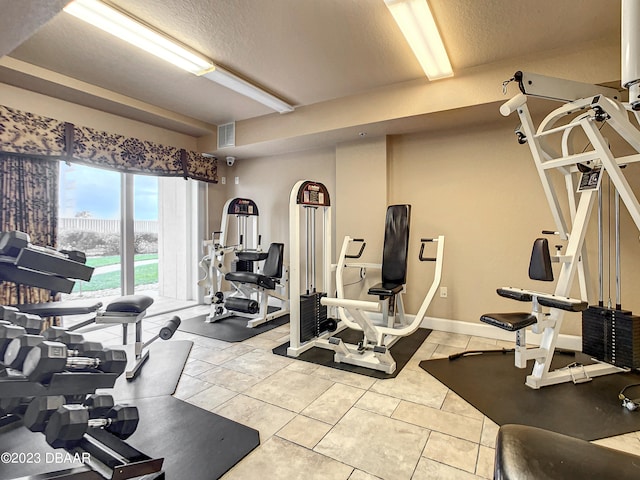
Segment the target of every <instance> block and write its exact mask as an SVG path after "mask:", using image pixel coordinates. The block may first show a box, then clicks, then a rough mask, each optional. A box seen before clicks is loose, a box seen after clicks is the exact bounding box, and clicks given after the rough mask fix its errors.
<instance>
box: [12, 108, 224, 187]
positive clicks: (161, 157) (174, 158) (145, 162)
mask: <svg viewBox="0 0 640 480" xmlns="http://www.w3.org/2000/svg"><path fill="white" fill-rule="evenodd" d="M0 152H4V153H13V154H17V155H28V156H31V157H38V158H45V159H54V158H55V159H60V160H64V161H67V162H76V163H83V164H85V165H90V166H94V167H100V168H108V169H110V170H117V171H119V172H128V173H138V174H147V175H156V176H169V177H183V178H185V179H187V178H191V179H194V180H200V181H203V182H208V183H217V182H218V163H217V160H216V159H214V158H210V157H205V156H204V155H202V154H200V153H198V152H192V151H187V150H185V149H181V148H176V147H172V146H167V145H162V144H159V143H155V142H150V141H147V140H141V139H138V138H134V137H126V136H124V135H120V134H116V133H110V132H103V131H100V130H96V129H93V128H90V127H83V126H77V125H74V124H72V123H68V122H62V121H59V120H55V119H52V118H48V117H43V116H40V115H35V114H33V113H29V112H22V111H20V110H16V109H14V108H10V107H6V106H3V105H0Z"/></svg>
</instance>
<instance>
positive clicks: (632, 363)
mask: <svg viewBox="0 0 640 480" xmlns="http://www.w3.org/2000/svg"><path fill="white" fill-rule="evenodd" d="M582 352H583V353H585V354H587V355H590V356H591V357H593V358H595V359H597V360H600V361H603V362H607V363H610V364H612V365H615V366H616V367H625V368H640V317H639V316H637V315H633V314H632V312H630V311H629V310H616V309H613V308H604V307H596V306H591V307H589V308H587V309H586V310H585V311H584V312H582Z"/></svg>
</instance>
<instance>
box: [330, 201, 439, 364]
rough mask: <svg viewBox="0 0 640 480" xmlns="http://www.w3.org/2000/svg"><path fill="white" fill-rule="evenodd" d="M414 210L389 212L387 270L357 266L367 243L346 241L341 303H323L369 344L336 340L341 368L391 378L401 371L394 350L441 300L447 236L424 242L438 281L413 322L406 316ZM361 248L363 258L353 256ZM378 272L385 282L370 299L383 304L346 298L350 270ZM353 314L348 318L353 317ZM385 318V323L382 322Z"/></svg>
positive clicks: (340, 280) (385, 249)
mask: <svg viewBox="0 0 640 480" xmlns="http://www.w3.org/2000/svg"><path fill="white" fill-rule="evenodd" d="M410 216H411V206H410V205H391V206H389V207H388V208H387V214H386V220H385V233H384V245H383V253H382V264H380V265H368V264H360V263H356V262H352V261H351V260H348V259H352V260H357V259H358V258H360V257H361V256H362V254H363V252H364V248H365V245H366V243H365V242H364V240H363V239H354V238H351V237H349V236H346V237H345V238H344V241H343V243H342V250H341V252H340V257H339V259H338V264H337V268H336V289H337V295H336V298H328V297H327V298H322V299H321V300H320V303H321V304H322V305H325V306H330V307H337V309H338V312H339V315H340V319H341V320H342V322H343V323H344V325H346V326H347V327H348V328H351V329H354V330H360V331H362V332H363V339H362V341H360V342H359V343H358V344H357V345H352V344H348V343H345V342H344V341H343V340H341V339H340V338H338V337H335V336H334V337H330V338H329V339H328V346H329V348H331V349H332V350H333V351H334V352H335V355H334V360H335V361H336V362H344V363H350V364H353V365H359V366H363V367H367V368H372V369H374V370H380V371H382V372H385V373H388V374H391V373H393V372H394V371H395V370H396V362H395V360H394V359H393V356H392V355H391V352H390V348H391V347H392V346H393V345H394V344H395V343H396V342H397V341H398V340H399V339H401V338H402V337H406V336H408V335H411V334H412V333H414V332H415V331H416V330H417V329H418V328H419V327H420V324H421V323H422V320H423V319H424V316H425V314H426V312H427V309H428V308H429V305H430V304H431V301H432V300H433V297H434V296H435V293H436V291H437V289H438V286H439V285H440V279H441V277H442V262H443V258H444V236H443V235H440V236H438V237H436V238H422V239H421V240H420V242H421V246H420V253H419V255H418V258H419V260H420V261H421V262H434V263H435V269H434V278H433V281H432V283H431V287H430V288H429V290H428V292H427V294H426V295H425V297H424V300H423V302H422V305H421V306H420V309H419V310H418V312H417V314H416V315H415V316H414V317H413V319H411V320H409V318H407V315H406V314H405V309H404V301H403V295H404V294H405V293H406V290H407V285H406V280H407V260H408V253H409V232H410V229H409V225H410ZM354 243H355V244H357V243H360V244H361V246H360V249H359V251H358V253H357V254H355V255H354V254H349V253H348V252H349V250H350V246H351V245H352V244H354ZM429 243H435V244H437V248H436V255H435V256H434V257H426V256H425V255H424V250H425V247H426V245H427V244H429ZM372 267H373V268H375V269H380V271H381V282H380V283H378V284H376V285H374V286H372V287H370V288H369V290H368V292H367V293H368V294H369V295H372V296H377V297H378V301H377V302H372V301H363V300H353V299H348V298H345V294H344V286H345V285H344V280H343V275H344V271H345V269H346V268H360V269H366V268H372ZM347 313H348V315H347ZM379 313H381V314H382V315H381V317H382V318H381V319H378V318H376V316H377V314H379Z"/></svg>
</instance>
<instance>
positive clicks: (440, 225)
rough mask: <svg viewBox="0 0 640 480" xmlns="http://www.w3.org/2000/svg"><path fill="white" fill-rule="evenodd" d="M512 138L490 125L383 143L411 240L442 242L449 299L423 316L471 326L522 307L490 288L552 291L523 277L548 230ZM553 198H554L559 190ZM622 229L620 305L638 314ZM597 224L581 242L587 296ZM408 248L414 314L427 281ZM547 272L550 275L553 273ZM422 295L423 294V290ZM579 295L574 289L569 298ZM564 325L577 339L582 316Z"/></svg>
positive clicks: (530, 167) (527, 157)
mask: <svg viewBox="0 0 640 480" xmlns="http://www.w3.org/2000/svg"><path fill="white" fill-rule="evenodd" d="M512 131H513V130H512V129H510V128H504V125H503V124H502V123H497V124H488V125H482V126H477V127H475V128H467V129H465V130H448V131H441V132H432V133H417V134H413V135H405V136H399V137H393V139H392V141H391V144H390V157H389V164H390V167H389V171H390V176H389V177H390V178H389V201H390V202H391V203H402V202H406V203H411V204H412V205H413V218H412V231H413V234H415V235H425V236H430V235H436V234H439V233H442V234H444V235H446V242H445V245H446V247H445V260H444V270H443V276H442V283H441V285H442V286H447V287H448V298H446V299H445V298H439V297H436V298H435V299H434V301H433V302H432V305H431V308H430V309H429V311H428V315H429V316H433V317H438V318H445V319H453V320H463V321H469V322H478V319H479V317H480V315H481V314H483V313H487V312H496V311H497V312H500V311H505V312H508V311H522V310H523V309H524V310H526V308H528V307H527V305H526V304H518V303H516V302H513V301H510V300H506V299H502V298H500V297H498V296H497V295H496V294H495V289H496V288H497V287H500V286H506V285H511V286H517V287H523V288H531V289H537V290H543V291H549V292H551V291H553V285H554V284H543V283H541V282H535V281H532V280H530V279H529V278H528V275H527V270H528V264H529V256H530V253H531V246H532V243H533V240H534V239H535V238H537V237H539V236H541V235H540V233H541V230H543V229H552V230H553V229H555V227H554V223H553V220H552V217H551V214H550V210H549V207H548V205H547V202H546V199H545V197H544V194H543V192H542V187H541V185H540V181H539V179H538V176H537V173H536V171H535V169H534V164H533V160H532V158H531V154H530V150H529V148H528V147H527V146H526V145H518V144H517V142H516V141H515V137H514V135H513V134H512ZM639 170H640V168H639V167H638V166H637V165H632V166H629V167H628V168H627V176H628V177H629V178H630V182H631V184H632V185H639V184H640V178H638V171H639ZM558 192H559V194H560V195H562V194H563V192H564V190H558ZM622 220H623V240H622V242H623V246H622V250H623V253H622V254H623V257H622V258H623V261H622V263H623V267H622V270H623V306H626V307H627V308H630V309H636V310H637V309H638V308H640V301H639V300H638V297H637V295H634V293H633V292H634V291H635V290H636V289H637V287H638V285H640V275H638V273H637V268H635V267H634V266H635V265H637V264H638V260H639V259H640V246H639V242H638V232H637V230H636V229H635V227H634V226H633V225H632V223H631V221H630V218H629V216H628V214H627V213H626V211H625V210H624V208H623V215H622ZM595 225H597V220H596V216H595V211H594V215H593V217H592V222H591V223H590V228H589V231H588V237H587V242H588V251H589V255H588V256H589V262H590V266H591V276H590V282H591V287H592V291H593V292H596V291H597V290H596V285H597V230H596V227H595ZM413 234H412V235H413ZM612 235H613V233H612ZM414 238H416V237H414ZM549 243H550V245H555V244H564V245H565V246H566V242H560V241H559V239H558V238H557V237H550V238H549ZM412 249H413V250H412V253H411V257H410V258H411V263H410V266H409V279H408V288H409V292H408V295H407V310H408V311H410V312H415V311H416V310H417V308H418V306H419V302H421V300H422V292H421V289H420V287H417V286H420V285H421V284H422V283H423V282H422V281H421V279H422V278H423V275H426V277H425V278H426V279H430V278H431V277H430V275H431V270H430V269H429V268H428V267H427V266H423V265H421V264H420V263H419V262H418V261H417V260H416V256H417V243H416V242H413V243H412ZM552 250H553V247H552ZM552 253H553V251H552ZM605 267H606V265H605ZM554 269H555V272H556V275H557V273H558V266H556V267H554ZM423 272H425V273H423ZM612 276H613V272H612ZM612 281H613V280H612ZM576 283H577V281H576ZM427 287H428V285H422V290H424V289H426V288H427ZM614 288H615V287H613V286H612V290H611V292H612V293H611V295H612V297H613V296H614V293H615V290H613V289H614ZM578 294H579V291H578V289H577V288H574V295H578ZM607 295H608V294H605V298H606V296H607ZM596 298H597V297H596ZM596 298H594V300H595V299H596ZM566 318H567V321H566V322H565V323H564V325H563V328H562V331H563V333H568V334H575V335H579V334H580V331H581V326H580V316H579V315H578V314H571V315H567V317H566Z"/></svg>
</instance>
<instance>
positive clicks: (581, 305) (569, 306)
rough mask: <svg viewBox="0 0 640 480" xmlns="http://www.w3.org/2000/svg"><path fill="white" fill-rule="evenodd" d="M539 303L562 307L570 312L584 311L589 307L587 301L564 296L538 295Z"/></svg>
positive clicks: (546, 305)
mask: <svg viewBox="0 0 640 480" xmlns="http://www.w3.org/2000/svg"><path fill="white" fill-rule="evenodd" d="M538 303H539V304H540V305H544V306H545V307H552V308H560V309H561V310H566V311H568V312H582V311H583V310H586V309H587V308H588V307H589V304H588V303H587V302H583V301H575V300H572V299H570V298H562V297H538Z"/></svg>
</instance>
